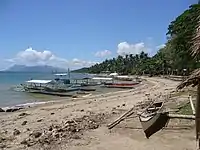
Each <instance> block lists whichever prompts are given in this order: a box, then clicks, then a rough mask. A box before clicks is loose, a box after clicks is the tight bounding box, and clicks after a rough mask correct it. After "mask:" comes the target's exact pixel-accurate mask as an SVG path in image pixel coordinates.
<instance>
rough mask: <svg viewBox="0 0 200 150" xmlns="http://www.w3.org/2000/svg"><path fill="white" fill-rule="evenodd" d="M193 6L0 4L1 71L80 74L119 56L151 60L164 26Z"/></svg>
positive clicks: (128, 1) (52, 0) (3, 0)
mask: <svg viewBox="0 0 200 150" xmlns="http://www.w3.org/2000/svg"><path fill="white" fill-rule="evenodd" d="M194 3H197V0H0V20H1V21H0V39H1V40H0V70H2V69H5V68H8V67H10V66H12V65H14V64H17V65H29V66H33V65H51V66H56V67H62V68H68V67H70V68H72V69H73V68H81V67H87V66H91V65H93V64H95V63H98V62H102V61H103V60H105V59H109V58H113V57H117V56H118V55H122V56H123V55H126V54H138V53H140V52H141V51H145V52H147V53H149V54H150V55H154V54H155V53H156V52H157V51H158V50H159V48H161V47H163V46H164V44H165V43H166V41H167V39H166V32H167V28H168V25H169V24H170V22H171V21H173V20H174V19H175V18H176V17H177V16H178V15H180V14H181V13H182V12H183V11H184V10H186V9H188V8H189V6H190V5H191V4H194Z"/></svg>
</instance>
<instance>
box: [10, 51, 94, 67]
mask: <svg viewBox="0 0 200 150" xmlns="http://www.w3.org/2000/svg"><path fill="white" fill-rule="evenodd" d="M7 62H10V63H12V64H17V65H26V66H36V65H49V66H54V67H61V68H68V67H70V68H78V67H89V66H91V65H93V64H96V62H92V61H85V60H79V59H77V58H75V59H73V60H71V61H70V60H67V59H65V58H60V57H57V56H56V55H55V54H53V53H52V52H51V51H47V50H44V51H37V50H33V49H32V48H28V49H26V50H24V51H21V52H19V53H18V54H17V55H16V56H15V57H14V58H12V59H7Z"/></svg>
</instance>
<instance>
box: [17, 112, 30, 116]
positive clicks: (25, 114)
mask: <svg viewBox="0 0 200 150" xmlns="http://www.w3.org/2000/svg"><path fill="white" fill-rule="evenodd" d="M27 115H30V114H27V113H25V112H23V113H21V114H19V116H27Z"/></svg>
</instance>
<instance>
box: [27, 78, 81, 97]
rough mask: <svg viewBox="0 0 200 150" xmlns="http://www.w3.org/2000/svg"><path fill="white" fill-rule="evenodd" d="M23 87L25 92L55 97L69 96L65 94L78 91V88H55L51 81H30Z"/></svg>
mask: <svg viewBox="0 0 200 150" xmlns="http://www.w3.org/2000/svg"><path fill="white" fill-rule="evenodd" d="M26 83H27V84H25V85H24V86H23V88H24V90H25V92H29V93H38V94H47V95H56V96H71V95H70V94H67V92H73V91H78V90H79V88H71V87H66V88H63V87H62V88H61V87H58V86H56V85H55V84H54V83H53V82H52V80H30V81H26Z"/></svg>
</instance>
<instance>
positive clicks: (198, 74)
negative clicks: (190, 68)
mask: <svg viewBox="0 0 200 150" xmlns="http://www.w3.org/2000/svg"><path fill="white" fill-rule="evenodd" d="M187 86H192V87H195V86H197V101H196V109H195V124H196V140H198V142H199V148H200V69H196V70H195V71H194V72H193V73H192V74H191V75H190V76H189V77H188V78H187V79H186V80H185V81H183V82H182V83H181V84H179V85H178V86H177V89H182V88H184V87H187Z"/></svg>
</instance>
